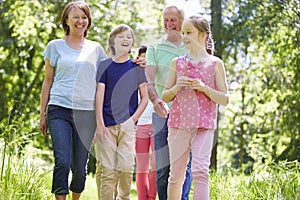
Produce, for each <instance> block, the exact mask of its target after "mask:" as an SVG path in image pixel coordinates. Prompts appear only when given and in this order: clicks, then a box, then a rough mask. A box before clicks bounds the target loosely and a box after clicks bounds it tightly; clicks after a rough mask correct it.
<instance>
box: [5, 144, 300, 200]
mask: <svg viewBox="0 0 300 200" xmlns="http://www.w3.org/2000/svg"><path fill="white" fill-rule="evenodd" d="M2 144H3V143H2ZM2 144H1V141H0V150H2V151H1V152H2V153H1V155H0V160H1V163H0V169H1V172H3V173H1V179H0V200H16V199H17V200H52V199H53V197H54V196H53V194H51V182H52V167H53V163H47V162H45V161H44V160H42V159H40V158H39V156H40V155H41V151H40V150H39V149H34V148H27V149H26V152H23V154H12V153H10V154H9V153H6V154H5V153H4V152H3V149H2V148H3V145H2ZM4 154H5V157H3V155H4ZM192 191H193V188H192ZM192 191H191V193H190V199H192V193H193V192H192ZM210 192H211V194H210V196H211V197H210V199H211V200H298V199H300V163H299V162H297V161H294V162H280V163H277V164H275V163H269V164H264V165H261V166H260V167H258V168H256V169H255V170H254V171H253V172H252V174H250V175H244V174H239V173H238V170H236V169H231V168H227V169H226V170H224V169H223V170H220V171H219V172H211V176H210ZM68 199H69V200H70V199H71V198H70V197H68ZM81 199H82V200H97V186H96V180H95V177H94V176H93V175H92V174H89V175H88V177H87V181H86V188H85V190H84V192H83V193H82V198H81ZM131 199H132V200H136V199H137V192H136V185H135V182H133V183H132V189H131ZM157 199H158V198H157Z"/></svg>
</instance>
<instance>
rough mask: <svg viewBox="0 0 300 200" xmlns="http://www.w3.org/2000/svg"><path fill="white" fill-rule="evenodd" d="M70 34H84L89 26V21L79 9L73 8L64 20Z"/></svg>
mask: <svg viewBox="0 0 300 200" xmlns="http://www.w3.org/2000/svg"><path fill="white" fill-rule="evenodd" d="M66 23H67V25H68V26H69V28H70V33H76V34H84V32H85V31H86V30H87V28H88V25H89V19H88V17H87V16H86V14H85V13H84V12H83V11H82V10H81V9H80V8H77V7H75V8H73V9H72V10H71V11H70V13H69V15H68V18H67V20H66Z"/></svg>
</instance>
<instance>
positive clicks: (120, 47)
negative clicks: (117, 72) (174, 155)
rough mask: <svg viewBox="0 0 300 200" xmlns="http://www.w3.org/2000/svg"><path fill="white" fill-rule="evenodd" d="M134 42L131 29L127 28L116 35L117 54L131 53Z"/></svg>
mask: <svg viewBox="0 0 300 200" xmlns="http://www.w3.org/2000/svg"><path fill="white" fill-rule="evenodd" d="M132 44H133V37H132V33H131V31H130V30H126V31H124V32H122V33H119V34H117V35H116V37H115V39H114V47H115V51H116V54H120V53H124V52H126V53H129V52H130V50H131V48H132Z"/></svg>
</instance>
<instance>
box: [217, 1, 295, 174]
mask: <svg viewBox="0 0 300 200" xmlns="http://www.w3.org/2000/svg"><path fill="white" fill-rule="evenodd" d="M224 8H225V9H224V10H223V20H224V31H225V33H224V34H223V35H224V40H223V42H224V46H225V47H226V49H225V50H224V54H223V59H224V60H225V63H226V67H227V71H228V77H229V83H230V89H231V96H232V98H231V104H230V105H229V106H228V109H227V111H226V113H225V117H224V122H223V126H222V127H223V129H222V133H221V134H220V140H219V142H220V145H223V147H222V148H226V149H228V150H229V151H230V153H231V155H232V156H235V155H239V156H236V158H239V159H241V156H242V157H244V158H245V159H246V158H252V159H254V162H255V163H261V162H264V161H266V160H268V161H271V160H272V161H279V160H289V161H292V160H300V157H299V155H300V154H299V152H300V139H299V135H300V134H299V123H300V120H299V113H300V104H299V99H300V96H299V91H300V90H299V89H300V88H299V85H300V82H299V80H300V79H299V70H300V68H299V66H300V65H299V62H300V56H299V52H300V41H299V38H300V37H299V36H300V29H299V27H300V24H299V21H300V3H299V1H296V0H289V1H288V0H275V1H274V0H259V1H246V0H236V1H228V2H227V4H226V6H225V7H224ZM227 161H229V162H233V161H232V160H230V158H229V160H227ZM224 163H226V161H224ZM245 163H247V162H246V161H245V160H244V161H243V160H240V163H239V166H240V167H241V168H242V167H243V166H242V165H243V164H245ZM252 165H253V163H252Z"/></svg>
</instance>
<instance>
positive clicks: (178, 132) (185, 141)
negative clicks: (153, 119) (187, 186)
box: [168, 128, 214, 200]
mask: <svg viewBox="0 0 300 200" xmlns="http://www.w3.org/2000/svg"><path fill="white" fill-rule="evenodd" d="M213 139H214V130H213V129H208V130H207V129H196V128H193V129H175V128H169V135H168V143H169V151H170V177H169V184H168V199H169V200H180V199H181V188H182V185H183V182H184V179H185V171H186V165H187V163H188V161H189V156H190V150H191V151H192V174H193V180H194V191H193V199H194V200H208V199H209V183H208V179H209V165H210V157H211V151H212V147H213Z"/></svg>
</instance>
